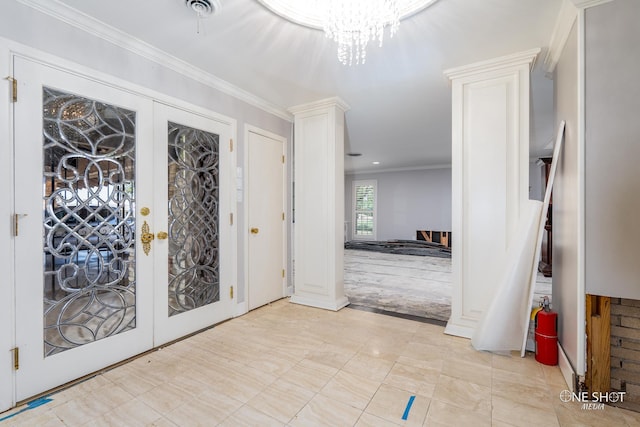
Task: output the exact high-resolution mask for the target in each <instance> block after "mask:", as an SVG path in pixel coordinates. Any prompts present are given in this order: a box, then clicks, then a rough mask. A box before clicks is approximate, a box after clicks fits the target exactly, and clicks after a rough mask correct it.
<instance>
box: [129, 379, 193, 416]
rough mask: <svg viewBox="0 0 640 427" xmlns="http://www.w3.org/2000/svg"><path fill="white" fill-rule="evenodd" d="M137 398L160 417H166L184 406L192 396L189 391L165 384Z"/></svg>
mask: <svg viewBox="0 0 640 427" xmlns="http://www.w3.org/2000/svg"><path fill="white" fill-rule="evenodd" d="M137 398H138V399H139V400H140V401H141V402H143V403H145V404H146V405H147V406H149V407H151V408H153V410H155V411H157V412H158V413H159V414H160V415H165V414H167V413H169V412H171V411H173V410H174V409H176V408H177V407H178V406H180V405H182V403H183V402H184V401H186V400H187V399H189V398H191V395H190V394H189V391H188V390H185V389H183V388H181V387H177V386H175V385H173V384H170V383H165V384H162V385H159V386H158V387H155V388H153V389H151V390H149V391H148V392H146V393H143V394H141V395H140V396H138V397H137Z"/></svg>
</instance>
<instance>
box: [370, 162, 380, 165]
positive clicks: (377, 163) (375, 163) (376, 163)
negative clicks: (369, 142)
mask: <svg viewBox="0 0 640 427" xmlns="http://www.w3.org/2000/svg"><path fill="white" fill-rule="evenodd" d="M372 163H373V164H374V165H379V164H380V162H372Z"/></svg>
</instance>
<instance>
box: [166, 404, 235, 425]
mask: <svg viewBox="0 0 640 427" xmlns="http://www.w3.org/2000/svg"><path fill="white" fill-rule="evenodd" d="M234 409H237V407H236V408H234ZM232 413H233V411H224V410H221V408H220V407H219V406H218V405H216V402H214V401H212V400H210V399H207V400H205V399H201V398H193V399H189V400H187V401H185V402H184V403H183V404H182V405H180V406H178V407H177V408H176V409H174V410H173V411H171V412H169V413H167V414H166V415H165V418H167V419H168V420H169V421H172V422H173V423H174V424H177V425H184V426H212V425H217V424H219V423H221V422H222V421H224V419H225V418H227V417H228V416H229V415H231V414H232Z"/></svg>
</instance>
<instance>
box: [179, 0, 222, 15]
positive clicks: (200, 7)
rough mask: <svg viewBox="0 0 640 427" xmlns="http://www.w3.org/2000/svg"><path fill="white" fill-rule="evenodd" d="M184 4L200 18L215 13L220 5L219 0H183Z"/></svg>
mask: <svg viewBox="0 0 640 427" xmlns="http://www.w3.org/2000/svg"><path fill="white" fill-rule="evenodd" d="M184 4H185V5H186V6H187V7H188V8H190V9H193V11H194V12H196V14H197V15H198V17H200V18H203V17H206V16H210V15H215V14H216V13H218V11H219V10H220V8H221V7H222V5H221V4H220V0H185V2H184Z"/></svg>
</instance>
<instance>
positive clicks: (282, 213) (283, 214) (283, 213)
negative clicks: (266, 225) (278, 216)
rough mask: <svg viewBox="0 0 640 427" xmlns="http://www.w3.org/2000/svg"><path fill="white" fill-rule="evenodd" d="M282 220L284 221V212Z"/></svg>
mask: <svg viewBox="0 0 640 427" xmlns="http://www.w3.org/2000/svg"><path fill="white" fill-rule="evenodd" d="M282 220H283V221H284V212H282Z"/></svg>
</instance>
